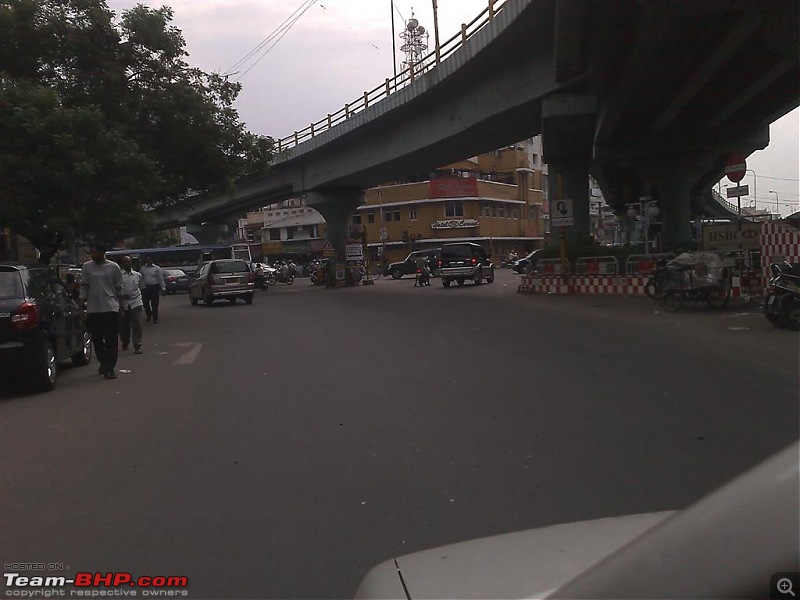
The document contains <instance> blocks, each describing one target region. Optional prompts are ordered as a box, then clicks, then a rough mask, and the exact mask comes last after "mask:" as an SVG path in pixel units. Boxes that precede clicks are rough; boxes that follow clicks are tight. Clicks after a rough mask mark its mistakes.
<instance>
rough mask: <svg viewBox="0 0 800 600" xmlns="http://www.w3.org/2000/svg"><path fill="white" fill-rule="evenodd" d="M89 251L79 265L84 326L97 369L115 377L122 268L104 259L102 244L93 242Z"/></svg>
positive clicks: (101, 373)
mask: <svg viewBox="0 0 800 600" xmlns="http://www.w3.org/2000/svg"><path fill="white" fill-rule="evenodd" d="M89 250H90V253H91V255H92V260H89V261H86V262H85V263H83V266H82V267H81V293H80V302H81V308H82V309H83V310H85V311H86V328H87V329H88V330H89V333H90V334H91V336H92V344H93V345H94V353H95V355H96V356H97V361H98V362H99V363H100V368H99V369H98V370H97V372H98V373H99V374H100V375H102V376H103V377H105V378H106V379H116V378H117V375H116V373H114V367H116V366H117V349H118V347H117V334H118V331H119V324H118V320H119V309H120V305H121V300H122V271H121V270H120V268H119V265H118V264H117V263H115V262H111V261H110V260H107V259H106V246H105V244H101V243H93V244H92V245H91V246H90V248H89Z"/></svg>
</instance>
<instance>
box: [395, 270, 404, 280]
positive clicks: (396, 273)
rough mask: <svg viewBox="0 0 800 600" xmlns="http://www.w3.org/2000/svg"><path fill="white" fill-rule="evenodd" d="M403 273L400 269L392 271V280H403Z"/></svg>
mask: <svg viewBox="0 0 800 600" xmlns="http://www.w3.org/2000/svg"><path fill="white" fill-rule="evenodd" d="M402 277H403V272H402V271H401V270H400V269H392V279H401V278H402Z"/></svg>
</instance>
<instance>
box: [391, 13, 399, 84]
mask: <svg viewBox="0 0 800 600" xmlns="http://www.w3.org/2000/svg"><path fill="white" fill-rule="evenodd" d="M389 11H390V12H391V15H392V68H393V69H394V78H395V79H397V48H396V45H395V41H394V37H395V36H394V0H389ZM395 85H397V84H396V83H395Z"/></svg>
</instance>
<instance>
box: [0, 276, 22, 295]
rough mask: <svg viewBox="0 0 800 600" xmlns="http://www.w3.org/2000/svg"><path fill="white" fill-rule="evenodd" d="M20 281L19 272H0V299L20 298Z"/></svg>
mask: <svg viewBox="0 0 800 600" xmlns="http://www.w3.org/2000/svg"><path fill="white" fill-rule="evenodd" d="M21 297H22V281H21V280H20V277H19V272H17V271H16V270H13V271H3V270H0V299H2V298H6V299H8V298H21Z"/></svg>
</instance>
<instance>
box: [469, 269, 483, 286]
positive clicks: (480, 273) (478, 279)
mask: <svg viewBox="0 0 800 600" xmlns="http://www.w3.org/2000/svg"><path fill="white" fill-rule="evenodd" d="M472 281H473V283H474V284H475V285H480V284H481V283H483V271H478V276H477V277H476V278H475V279H473V280H472Z"/></svg>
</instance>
